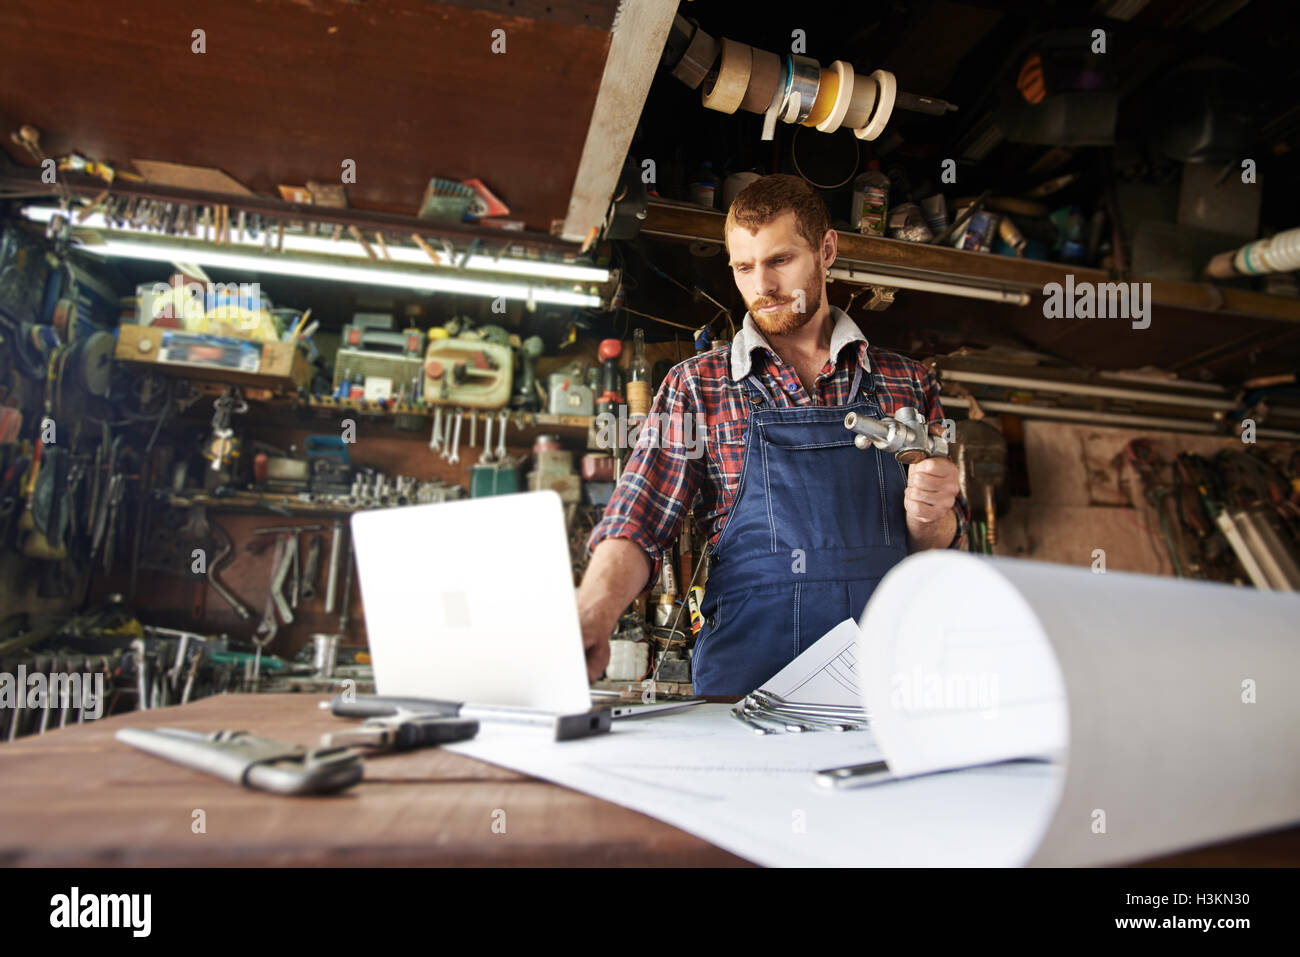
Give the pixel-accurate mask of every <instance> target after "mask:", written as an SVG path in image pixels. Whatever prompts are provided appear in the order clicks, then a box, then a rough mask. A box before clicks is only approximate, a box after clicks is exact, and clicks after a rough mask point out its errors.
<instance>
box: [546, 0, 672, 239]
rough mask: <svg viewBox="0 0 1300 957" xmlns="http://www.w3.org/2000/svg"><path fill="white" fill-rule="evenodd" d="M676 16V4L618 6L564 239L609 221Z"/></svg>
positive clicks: (659, 0) (667, 0)
mask: <svg viewBox="0 0 1300 957" xmlns="http://www.w3.org/2000/svg"><path fill="white" fill-rule="evenodd" d="M676 12H677V2H676V0H642V2H640V3H629V4H624V5H621V6H620V7H619V15H618V18H617V21H616V22H615V24H614V35H613V38H612V39H611V40H610V45H609V57H608V59H607V60H606V61H605V71H604V73H603V74H602V76H601V80H600V91H599V93H598V94H597V96H596V104H595V107H594V109H593V111H592V114H591V124H590V125H589V126H588V128H587V136H586V141H585V142H584V143H583V147H582V158H581V160H580V161H579V163H578V171H577V175H576V177H575V178H574V182H573V195H572V196H571V197H570V199H569V211H568V215H567V216H566V218H565V221H564V228H563V230H562V232H561V235H562V236H563V238H565V239H569V240H573V241H575V242H581V241H583V240H585V239H586V238H587V236H588V234H589V233H590V231H591V230H592V229H595V228H598V227H600V226H601V225H602V224H603V223H604V221H605V215H606V213H607V212H608V211H609V203H610V199H611V198H612V197H613V195H614V187H615V186H616V185H617V184H618V177H619V173H621V172H622V170H623V162H624V160H625V158H626V157H627V150H628V146H630V145H631V143H632V134H633V133H635V132H636V124H637V120H638V119H639V118H640V116H641V111H642V109H643V108H644V107H645V101H646V97H647V96H648V95H649V93H650V84H651V82H652V81H653V80H654V76H655V70H656V69H657V68H658V66H659V57H660V55H661V53H662V51H663V48H664V44H665V43H666V42H667V40H668V31H669V30H670V29H671V27H672V23H673V17H674V16H675V15H676Z"/></svg>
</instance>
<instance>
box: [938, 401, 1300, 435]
mask: <svg viewBox="0 0 1300 957" xmlns="http://www.w3.org/2000/svg"><path fill="white" fill-rule="evenodd" d="M943 402H944V405H949V406H955V407H957V408H961V409H965V408H969V407H970V402H969V400H967V399H961V398H957V397H953V398H949V399H944V400H943ZM979 404H980V408H982V409H984V410H985V411H988V412H1010V413H1011V414H1013V415H1023V416H1026V417H1028V418H1039V419H1060V420H1063V421H1067V422H1088V423H1091V424H1093V425H1131V426H1138V427H1140V428H1146V429H1167V430H1171V431H1175V432H1178V431H1181V432H1203V433H1206V434H1213V433H1214V432H1216V431H1217V430H1218V428H1217V426H1216V425H1215V424H1214V423H1213V422H1201V421H1200V420H1198V419H1162V418H1159V417H1157V416H1154V415H1128V414H1126V413H1122V412H1094V411H1092V410H1091V409H1057V408H1052V407H1051V406H1042V405H1039V406H1034V405H1026V404H1022V403H1019V402H998V401H995V400H992V399H980V400H979ZM1255 435H1256V437H1257V438H1261V439H1278V440H1279V441H1285V442H1294V441H1297V440H1300V432H1293V431H1292V430H1290V429H1256V430H1255Z"/></svg>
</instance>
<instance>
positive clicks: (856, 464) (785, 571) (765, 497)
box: [691, 365, 907, 695]
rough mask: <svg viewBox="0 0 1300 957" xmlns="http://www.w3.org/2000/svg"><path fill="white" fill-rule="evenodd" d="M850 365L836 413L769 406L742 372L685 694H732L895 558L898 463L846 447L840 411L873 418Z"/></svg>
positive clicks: (863, 592)
mask: <svg viewBox="0 0 1300 957" xmlns="http://www.w3.org/2000/svg"><path fill="white" fill-rule="evenodd" d="M869 382H870V384H869V385H868V386H867V387H866V388H864V389H863V390H862V392H861V397H860V398H859V399H858V401H856V402H855V401H854V399H855V398H858V397H859V387H860V386H861V385H862V367H861V366H860V365H859V366H856V367H855V369H854V373H853V387H852V388H851V389H850V390H849V400H848V402H846V403H845V404H844V405H840V406H795V407H791V408H778V407H777V406H776V403H775V402H773V401H772V396H771V394H770V393H769V392H768V391H767V389H766V388H765V387H764V386H763V384H762V383H761V382H760V381H759V380H758V378H757V377H756V376H754V375H752V374H751V375H749V376H746V377H745V379H744V380H743V383H744V385H745V387H746V388H747V389H748V390H749V395H750V400H751V402H752V403H753V406H754V407H753V408H752V410H751V412H750V416H749V427H748V434H747V435H746V439H745V458H744V466H743V467H742V469H741V472H740V484H739V486H738V487H737V489H736V497H735V500H734V501H733V503H732V506H731V511H730V512H729V514H728V516H727V520H726V524H725V525H724V526H723V529H722V534H721V535H720V536H719V537H718V540H717V542H715V543H714V544H713V546H712V548H711V550H710V559H709V578H708V583H707V584H706V586H705V592H704V600H703V602H702V603H701V607H700V612H701V615H702V616H703V618H704V625H703V627H702V628H701V629H700V634H699V637H698V639H697V640H696V643H695V650H694V652H693V653H692V663H691V673H692V680H693V685H694V688H693V690H694V692H695V693H696V694H701V695H744V694H748V693H749V692H751V691H753V690H754V689H755V688H757V687H759V686H760V685H762V684H763V682H765V681H766V680H767V679H768V678H770V677H772V676H773V675H774V674H776V673H777V672H778V671H780V670H781V669H782V668H783V667H785V666H786V665H787V664H789V663H790V662H791V661H792V660H794V658H795V657H796V656H798V655H799V654H800V652H802V651H804V650H805V649H806V648H808V647H809V646H810V645H812V644H813V643H814V642H815V641H816V640H817V639H818V638H820V637H821V636H822V635H824V634H825V633H826V632H828V631H829V630H830V629H831V628H833V627H834V626H835V625H838V624H839V623H840V622H841V621H843V620H844V619H845V618H853V619H854V620H857V619H858V618H860V617H861V615H862V610H863V609H864V608H865V607H866V604H867V599H868V598H870V597H871V593H872V591H874V590H875V587H876V585H877V584H878V583H879V581H880V579H881V578H882V577H883V576H884V574H885V573H886V572H887V571H889V569H891V568H892V567H893V566H894V565H896V564H897V563H898V562H900V561H902V560H903V559H904V558H905V557H907V525H906V518H905V514H904V510H903V491H904V489H905V488H906V487H907V475H906V472H905V470H904V467H903V466H902V465H900V464H899V463H898V462H897V461H896V460H895V459H894V457H893V456H892V455H885V454H882V453H881V452H879V451H878V450H877V449H875V448H873V447H870V446H868V448H867V449H866V450H865V451H864V450H861V449H858V448H856V447H855V446H854V444H853V436H854V433H853V432H850V431H849V430H848V429H846V428H845V427H844V416H845V414H846V413H848V412H856V413H858V414H859V415H868V416H871V417H872V418H877V419H879V418H882V417H883V416H882V414H881V410H880V405H879V404H878V403H877V401H876V399H875V377H874V376H869Z"/></svg>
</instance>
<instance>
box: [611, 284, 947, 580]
mask: <svg viewBox="0 0 1300 957" xmlns="http://www.w3.org/2000/svg"><path fill="white" fill-rule="evenodd" d="M831 312H832V315H833V316H834V318H835V327H834V330H833V332H832V333H831V349H830V355H831V358H830V359H829V360H828V361H827V362H826V364H825V365H824V366H823V367H822V370H821V372H820V373H819V374H818V376H817V380H816V382H815V384H814V387H813V388H814V391H815V393H816V394H815V395H814V396H809V395H808V393H807V392H806V391H805V390H804V388H803V386H802V385H801V384H800V382H799V376H798V375H797V374H796V373H795V370H794V367H793V366H791V365H788V364H787V363H785V362H784V361H783V360H782V359H781V358H780V356H778V355H777V354H776V353H775V352H774V351H773V350H772V348H771V346H769V345H768V343H767V341H766V340H765V339H764V338H763V335H762V333H761V332H760V331H759V329H758V328H757V326H755V325H754V321H753V319H752V318H750V316H749V314H748V313H746V315H745V319H744V325H743V327H742V329H741V330H740V331H739V332H738V333H737V334H736V338H735V340H734V342H733V344H732V346H731V347H729V348H723V349H714V350H712V351H711V352H704V353H700V354H699V355H696V356H694V357H692V358H690V359H686V360H685V361H683V362H679V363H678V364H677V365H675V366H673V367H672V368H671V369H670V370H668V374H667V375H666V376H665V377H664V381H663V383H662V384H661V385H660V386H659V392H658V394H657V395H656V396H655V400H654V405H653V406H652V407H651V410H650V417H649V419H648V420H647V424H646V425H645V426H644V427H643V428H641V429H640V430H639V431H638V433H637V437H636V447H635V449H634V450H633V452H632V454H631V456H630V457H629V459H628V461H627V464H626V467H625V468H624V470H623V475H622V478H621V479H620V481H619V483H618V487H617V488H615V490H614V495H613V497H612V498H611V499H610V502H609V505H608V506H607V507H606V508H605V512H604V517H603V518H602V519H601V520H600V522H599V523H597V525H596V527H595V528H594V529H593V530H592V533H591V537H590V539H589V540H588V549H594V548H595V547H596V545H598V544H599V543H600V542H601V541H603V540H604V539H606V538H626V539H630V540H631V541H633V542H636V544H638V545H640V546H641V547H642V548H643V549H645V551H646V554H647V555H648V556H649V557H650V560H651V562H652V564H653V569H652V571H651V573H650V579H649V581H650V582H653V581H654V580H655V578H656V577H657V576H658V574H659V570H660V562H661V556H662V553H663V552H664V551H665V550H666V549H667V548H668V547H669V546H670V545H671V544H672V543H673V541H674V540H676V538H677V535H678V530H679V527H680V525H681V522H682V519H683V518H684V517H685V515H686V510H687V508H688V507H689V508H691V509H692V510H693V511H694V513H695V519H696V523H697V525H698V527H699V528H700V529H701V530H702V531H703V532H704V533H705V534H706V535H707V536H708V538H709V541H710V543H712V542H716V541H717V539H718V536H719V535H720V534H722V527H723V525H724V524H726V520H727V515H728V514H729V513H730V511H731V505H732V502H733V501H734V500H735V495H736V489H737V486H738V485H739V483H740V472H741V468H742V466H743V464H744V457H745V432H746V427H747V425H748V422H749V412H750V408H751V402H750V398H749V395H748V392H747V391H746V389H745V387H744V385H742V384H741V382H740V381H739V380H741V379H743V378H744V377H745V375H746V374H748V373H749V371H750V370H751V368H752V369H753V370H754V371H755V372H756V374H758V375H759V377H760V379H761V381H762V383H763V385H765V386H766V387H767V390H768V392H769V393H770V394H771V395H772V398H773V400H774V401H775V402H776V404H777V405H778V406H779V407H783V408H788V407H791V406H801V405H843V404H844V403H845V402H846V401H847V400H848V391H849V387H850V386H851V385H852V382H853V367H854V364H859V363H860V364H861V365H862V367H863V370H864V371H863V386H864V387H865V386H866V385H867V384H868V380H867V374H868V373H869V372H870V373H874V374H875V377H876V390H877V391H876V400H877V401H878V402H879V403H880V406H881V410H882V412H883V413H884V414H885V415H893V414H895V413H896V412H897V411H898V410H899V409H900V408H902V407H904V406H909V405H910V406H914V407H916V408H918V409H920V410H922V412H923V413H924V414H925V416H926V419H927V420H928V421H931V422H933V421H936V420H939V419H942V418H943V417H944V415H943V407H942V406H941V405H940V404H939V384H938V382H937V381H935V378H934V375H933V374H932V373H931V372H930V371H929V370H928V369H926V368H925V366H923V365H921V364H920V363H919V362H915V361H913V360H912V359H908V358H906V357H904V356H901V355H898V354H897V353H894V352H885V351H884V350H881V349H877V348H876V347H875V346H872V345H870V344H869V343H868V342H867V340H866V337H865V336H863V335H862V331H861V330H860V329H859V328H858V326H857V323H855V322H854V321H853V320H852V319H850V318H849V316H848V315H847V314H846V313H845V312H844V311H843V310H841V309H838V308H836V307H834V306H832V307H831ZM755 350H757V355H756V356H754V355H752V354H751V353H753V352H754V351H755ZM661 415H666V416H667V417H666V418H661ZM660 422H663V423H664V424H665V430H664V432H663V434H662V435H659V434H658V431H659V430H658V428H657V423H660ZM693 427H694V428H693ZM701 433H702V434H701ZM828 504H829V503H828ZM953 512H954V513H955V514H956V517H957V533H956V535H955V536H954V537H953V540H952V542H951V543H950V544H949V545H948V547H949V548H957V547H960V546H961V544H962V543H963V541H964V539H965V535H966V527H967V524H968V522H969V521H970V506H969V505H968V504H967V502H966V499H965V498H964V497H963V496H961V495H960V494H959V495H958V496H957V501H956V502H955V503H954V505H953ZM687 584H688V583H686V582H683V583H682V586H683V587H685V586H686V585H687Z"/></svg>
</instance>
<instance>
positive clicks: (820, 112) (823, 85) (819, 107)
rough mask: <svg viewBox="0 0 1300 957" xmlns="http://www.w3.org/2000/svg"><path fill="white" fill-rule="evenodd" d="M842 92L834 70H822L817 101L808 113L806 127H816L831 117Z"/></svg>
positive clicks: (805, 121)
mask: <svg viewBox="0 0 1300 957" xmlns="http://www.w3.org/2000/svg"><path fill="white" fill-rule="evenodd" d="M839 92H840V78H839V74H837V73H836V72H835V71H834V70H822V71H821V78H820V80H819V81H818V83H817V99H816V100H814V101H813V105H812V110H810V111H809V113H808V118H807V119H806V120H804V121H803V125H804V126H816V125H817V124H818V123H820V122H821V121H822V120H824V119H826V117H828V116H830V114H831V110H833V109H834V108H835V98H836V97H837V96H838V95H839Z"/></svg>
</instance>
